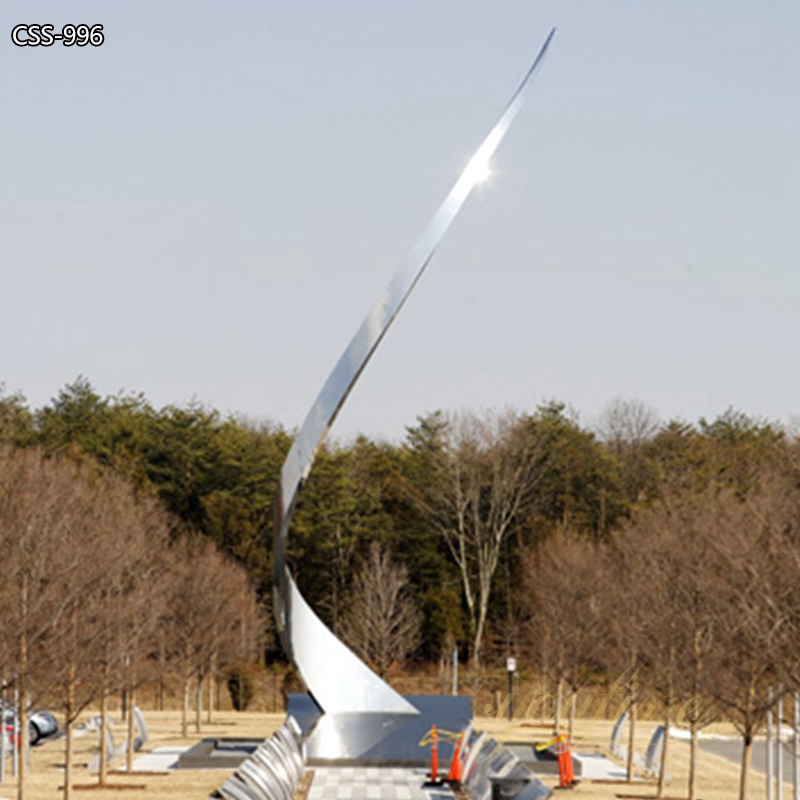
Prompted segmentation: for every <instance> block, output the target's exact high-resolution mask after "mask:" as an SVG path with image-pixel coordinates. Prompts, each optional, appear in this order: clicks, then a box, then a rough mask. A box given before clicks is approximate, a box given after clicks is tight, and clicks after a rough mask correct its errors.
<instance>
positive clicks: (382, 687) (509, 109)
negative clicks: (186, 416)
mask: <svg viewBox="0 0 800 800" xmlns="http://www.w3.org/2000/svg"><path fill="white" fill-rule="evenodd" d="M554 33H555V29H554V30H552V31H551V32H550V34H549V35H548V37H547V39H546V40H545V43H544V45H543V46H542V48H541V50H540V51H539V54H538V55H537V56H536V59H535V60H534V62H533V64H532V65H531V67H530V69H529V70H528V72H527V73H526V74H525V77H524V78H523V80H522V82H521V83H520V85H519V87H518V88H517V90H516V92H514V94H513V96H512V97H511V100H510V101H509V103H508V105H507V106H506V107H505V110H504V111H503V113H502V114H501V115H500V118H499V120H498V121H497V123H496V124H495V126H494V127H493V128H492V129H491V131H490V132H489V134H488V136H486V138H485V139H484V140H483V142H482V143H481V144H480V146H479V147H478V149H477V150H476V151H475V153H474V155H473V156H472V158H471V159H470V161H469V163H468V164H467V166H466V167H465V168H464V170H463V172H462V173H461V175H460V177H459V178H458V180H457V181H456V183H455V185H454V186H453V188H452V189H451V190H450V193H449V194H448V195H447V197H446V198H445V200H444V202H443V203H442V205H441V206H440V207H439V209H438V211H437V212H436V214H435V215H434V217H433V219H432V220H431V222H430V223H429V224H428V226H427V228H426V229H425V230H424V231H423V233H422V236H421V237H420V238H419V240H418V242H417V244H416V246H415V247H414V249H413V250H412V251H411V254H410V256H409V257H408V259H407V260H406V262H405V263H404V264H403V265H402V267H401V268H400V269H399V270H398V272H397V273H396V274H395V276H394V277H393V278H392V280H391V282H390V283H389V285H388V286H387V288H386V289H385V291H384V292H383V294H382V296H381V297H380V298H379V299H378V301H377V303H376V304H375V305H374V306H373V308H372V310H371V311H370V312H369V314H367V317H366V319H365V320H364V322H363V323H362V324H361V327H360V328H359V329H358V330H357V331H356V333H355V336H353V339H352V340H351V342H350V344H349V345H348V346H347V348H346V349H345V351H344V353H343V354H342V356H341V357H340V359H339V361H338V363H337V364H336V366H335V367H334V369H333V371H332V372H331V374H330V376H329V377H328V379H327V380H326V381H325V384H324V385H323V387H322V390H321V391H320V393H319V396H318V397H317V399H316V401H315V402H314V405H313V406H312V408H311V410H310V411H309V413H308V415H307V417H306V419H305V421H304V422H303V425H302V426H301V428H300V431H299V433H298V434H297V437H296V438H295V440H294V443H293V445H292V448H291V450H290V452H289V454H288V456H287V458H286V461H285V463H284V465H283V469H282V471H281V478H280V483H279V485H278V491H277V497H276V502H275V535H274V543H273V548H274V553H273V558H274V562H273V563H274V597H275V617H276V622H277V627H278V631H279V633H280V636H281V641H282V643H283V646H284V649H285V650H286V653H287V655H288V656H289V657H290V658H291V659H292V661H293V662H294V664H295V666H296V667H297V670H298V672H299V673H300V675H301V677H302V678H303V680H304V681H305V684H306V686H307V687H308V690H309V692H310V693H311V695H312V696H313V697H314V699H315V701H316V702H317V704H318V705H319V707H320V708H321V709H322V710H323V711H325V712H343V713H346V712H368V713H386V714H411V715H413V714H417V713H418V710H417V709H416V708H415V707H414V706H413V705H411V704H410V703H409V702H408V701H406V700H405V699H403V697H401V696H400V695H399V694H398V693H397V692H395V691H394V690H393V689H392V688H391V687H390V686H388V685H387V684H386V683H385V682H384V681H382V680H381V679H380V678H379V677H378V676H377V675H376V674H375V673H374V672H372V671H371V670H370V669H369V668H368V667H367V666H366V665H365V664H363V663H362V662H361V661H360V659H359V658H358V657H357V656H356V655H355V654H354V653H353V652H352V651H351V650H350V649H349V648H347V647H346V646H345V645H344V644H343V643H342V642H341V641H339V639H337V638H336V636H334V635H333V633H332V632H331V631H330V630H328V628H327V627H326V626H325V624H324V623H323V622H322V621H321V620H320V619H319V617H318V616H317V615H316V614H315V613H314V611H313V610H312V609H311V608H310V607H309V605H308V604H307V603H306V601H305V599H304V598H303V596H302V595H301V594H300V592H299V590H298V589H297V586H296V585H295V583H294V581H293V579H292V577H291V574H290V573H289V570H288V568H287V566H286V540H287V536H288V532H289V523H290V521H291V517H292V513H293V510H294V506H295V503H296V502H297V497H298V493H299V491H300V488H301V486H302V483H303V481H304V480H305V479H306V478H307V477H308V474H309V472H310V470H311V466H312V464H313V463H314V458H315V456H316V454H317V451H318V450H319V447H320V446H321V444H322V442H323V441H324V439H325V436H326V435H327V433H328V430H329V429H330V427H331V425H332V424H333V421H334V420H335V419H336V415H337V414H338V413H339V410H340V409H341V407H342V405H343V403H344V401H345V399H346V398H347V396H348V394H349V393H350V391H351V390H352V388H353V386H354V385H355V383H356V381H357V380H358V376H359V375H360V374H361V372H362V370H363V369H364V367H365V366H366V364H367V362H368V361H369V359H370V357H371V356H372V354H373V353H374V351H375V348H376V347H377V346H378V344H379V343H380V341H381V339H382V338H383V336H384V335H385V334H386V331H387V330H388V328H389V326H390V325H391V323H392V321H393V320H394V318H395V317H396V316H397V314H398V312H399V311H400V309H401V308H402V306H403V303H404V302H405V301H406V299H407V298H408V296H409V294H410V292H411V291H412V289H413V288H414V286H415V285H416V283H417V281H418V280H419V279H420V277H421V276H422V273H423V272H424V271H425V268H426V267H427V265H428V263H429V262H430V259H431V257H432V256H433V254H434V252H435V251H436V248H437V247H438V245H439V242H440V241H441V239H442V237H443V236H444V234H445V233H446V231H447V229H448V228H449V227H450V224H451V223H452V221H453V220H454V219H455V217H456V215H457V214H458V212H459V210H460V209H461V207H462V206H463V204H464V202H465V200H466V199H467V197H468V196H469V194H470V192H471V191H472V189H473V188H474V186H475V185H476V184H477V183H478V182H479V181H480V180H481V178H482V177H483V176H484V175H485V174H486V169H487V167H488V163H489V161H490V159H491V158H492V156H493V155H494V152H495V151H496V149H497V147H498V146H499V144H500V142H501V141H502V139H503V137H504V136H505V134H506V132H507V131H508V129H509V127H510V125H511V123H512V122H513V120H514V118H515V116H516V115H517V113H518V111H519V109H520V107H521V105H522V99H523V95H524V91H525V89H526V87H527V86H528V84H529V82H530V79H531V77H532V76H533V74H534V73H535V72H536V70H537V68H538V67H539V65H540V64H541V62H542V59H543V58H544V55H545V53H546V52H547V48H548V47H549V45H550V42H551V40H552V38H553V35H554Z"/></svg>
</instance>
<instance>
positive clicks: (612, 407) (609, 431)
mask: <svg viewBox="0 0 800 800" xmlns="http://www.w3.org/2000/svg"><path fill="white" fill-rule="evenodd" d="M660 429H661V420H660V419H659V416H658V413H657V412H656V411H655V409H653V408H651V407H650V406H648V405H647V404H646V403H643V402H642V401H641V400H623V399H621V398H619V397H617V398H615V399H613V400H612V401H611V402H610V403H608V404H607V405H606V407H605V408H604V409H603V411H602V413H601V414H600V419H599V420H598V424H597V432H598V433H599V434H600V438H601V439H603V441H605V442H606V443H607V444H609V445H610V446H611V447H612V448H615V449H616V448H619V447H621V446H624V445H640V444H644V443H645V442H649V441H650V440H651V439H652V438H653V437H654V436H655V435H656V434H657V433H658V431H659V430H660Z"/></svg>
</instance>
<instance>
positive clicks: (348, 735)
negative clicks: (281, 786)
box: [287, 693, 472, 767]
mask: <svg viewBox="0 0 800 800" xmlns="http://www.w3.org/2000/svg"><path fill="white" fill-rule="evenodd" d="M405 699H406V700H408V702H409V703H410V704H411V705H412V706H413V707H414V708H415V709H417V710H418V711H419V713H418V714H413V715H412V714H374V713H364V712H357V713H330V712H325V713H324V714H321V713H320V710H319V708H318V707H317V706H316V704H315V703H314V702H313V701H312V700H311V698H310V697H309V696H308V695H307V694H294V693H293V694H290V695H289V705H288V709H287V713H289V714H291V715H292V716H293V717H295V718H296V719H297V721H298V722H299V723H300V726H301V728H302V729H303V731H304V733H306V734H307V735H308V737H307V739H306V747H307V763H308V764H309V766H320V765H325V766H343V765H350V766H354V765H360V766H380V767H385V766H393V767H426V766H429V765H430V760H431V749H430V745H427V744H425V745H423V744H421V742H422V741H423V739H425V737H426V735H427V734H428V733H430V730H431V726H433V725H436V727H437V728H438V729H439V730H443V731H453V732H458V731H464V730H466V729H467V728H469V726H470V723H471V721H472V703H471V702H470V699H469V697H464V696H460V697H453V696H452V695H436V694H434V695H419V694H416V695H406V697H405ZM452 755H453V743H452V741H451V740H450V739H447V738H442V739H441V740H440V741H439V760H440V761H441V763H442V764H449V763H450V759H451V757H452Z"/></svg>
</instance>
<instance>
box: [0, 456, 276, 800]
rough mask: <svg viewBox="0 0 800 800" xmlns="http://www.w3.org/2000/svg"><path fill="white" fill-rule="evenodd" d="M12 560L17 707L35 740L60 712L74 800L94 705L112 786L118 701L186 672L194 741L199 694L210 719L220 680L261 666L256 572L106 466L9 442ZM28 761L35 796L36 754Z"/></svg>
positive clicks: (4, 672) (4, 504)
mask: <svg viewBox="0 0 800 800" xmlns="http://www.w3.org/2000/svg"><path fill="white" fill-rule="evenodd" d="M0 554H2V576H3V579H2V581H1V582H0V620H2V625H0V685H2V687H3V688H2V691H3V695H4V698H5V700H6V702H9V701H12V700H15V701H16V702H15V703H14V705H15V711H16V714H17V720H18V726H19V727H18V729H19V731H20V732H21V734H20V736H21V738H22V739H23V741H24V740H25V738H26V736H27V731H28V711H29V709H30V708H31V707H37V706H39V707H40V706H41V705H42V704H46V705H47V706H48V707H53V710H56V711H59V712H61V715H62V717H63V719H64V724H65V730H66V738H65V780H64V796H65V798H69V797H70V795H71V791H72V743H73V726H74V723H75V721H76V719H77V717H78V715H79V714H80V713H81V711H82V710H83V709H85V708H86V706H87V705H88V704H89V703H90V702H95V703H98V704H99V707H100V711H101V715H100V716H101V724H102V735H101V760H100V773H99V781H100V783H104V782H105V779H106V758H105V756H106V752H105V746H106V737H105V729H106V726H107V724H108V716H107V702H108V699H109V696H110V695H111V694H114V693H120V692H123V691H124V692H125V694H126V697H127V701H128V703H129V705H130V706H131V707H132V705H133V703H134V702H135V695H136V690H137V687H139V686H140V685H141V684H142V683H143V682H144V681H156V682H158V683H159V684H160V683H161V682H163V680H164V677H165V675H166V674H167V673H169V674H172V675H175V674H177V675H179V676H180V682H181V686H182V691H183V723H182V727H183V733H184V735H186V732H187V724H188V713H189V700H190V698H189V693H190V691H192V692H193V693H195V697H194V698H193V699H194V700H195V708H196V713H197V714H198V715H199V714H200V710H201V708H202V702H201V700H200V692H201V690H202V687H203V686H204V679H206V678H207V676H208V675H209V673H210V672H215V671H217V670H219V669H221V668H224V667H225V666H226V665H230V664H232V663H236V662H244V663H249V662H250V661H252V660H253V659H254V658H255V657H257V655H258V653H259V650H260V648H261V646H262V644H263V641H264V635H265V631H266V626H265V620H264V614H263V611H262V609H261V606H260V604H259V602H258V599H257V597H256V594H255V592H254V591H253V588H252V585H251V582H250V579H249V577H248V576H247V574H246V572H245V570H244V569H243V568H242V567H241V566H240V565H239V564H236V563H235V562H234V561H233V560H232V559H231V558H229V557H226V556H224V555H223V554H222V553H221V552H220V551H219V550H218V549H217V548H216V547H215V546H214V545H213V543H211V542H210V541H209V540H208V539H206V538H204V537H201V536H200V535H198V534H193V533H192V532H191V531H188V530H186V528H185V525H184V524H183V523H182V522H181V521H180V520H178V519H177V518H176V517H174V516H172V515H170V514H169V513H168V512H167V511H165V510H164V508H163V506H162V505H161V503H160V502H158V501H157V499H156V498H154V497H152V496H148V495H147V494H146V493H144V492H142V491H137V490H136V489H135V488H134V487H133V486H132V485H131V483H130V481H128V480H127V479H126V478H124V477H123V476H120V475H119V474H117V473H116V472H114V471H111V470H108V469H103V468H101V467H100V466H99V465H98V464H97V463H96V462H92V461H81V460H75V459H71V458H66V457H58V456H49V455H47V454H46V452H45V451H44V450H42V449H41V448H40V447H33V446H30V447H25V448H21V447H13V446H10V445H8V444H3V445H0ZM206 683H207V684H208V681H206ZM197 719H198V724H199V716H198V718H197ZM128 720H129V727H128V750H127V754H128V760H129V763H128V769H129V770H130V768H131V764H130V758H131V756H132V754H133V746H132V743H133V733H134V732H133V715H132V714H129V715H128ZM18 766H19V771H18V794H17V797H18V798H19V799H20V800H24V798H25V795H26V766H27V763H26V758H25V757H24V756H23V757H21V758H20V759H18Z"/></svg>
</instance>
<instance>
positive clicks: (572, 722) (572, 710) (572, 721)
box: [567, 687, 578, 746]
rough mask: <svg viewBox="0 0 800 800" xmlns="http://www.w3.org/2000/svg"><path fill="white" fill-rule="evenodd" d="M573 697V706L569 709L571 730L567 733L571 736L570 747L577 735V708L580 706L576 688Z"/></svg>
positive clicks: (573, 690)
mask: <svg viewBox="0 0 800 800" xmlns="http://www.w3.org/2000/svg"><path fill="white" fill-rule="evenodd" d="M571 697H572V704H571V705H570V707H569V729H568V731H567V732H568V734H569V741H570V746H571V745H572V737H573V736H574V735H575V713H576V712H575V706H577V705H578V691H577V689H575V688H574V687H573V689H572V694H571Z"/></svg>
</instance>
